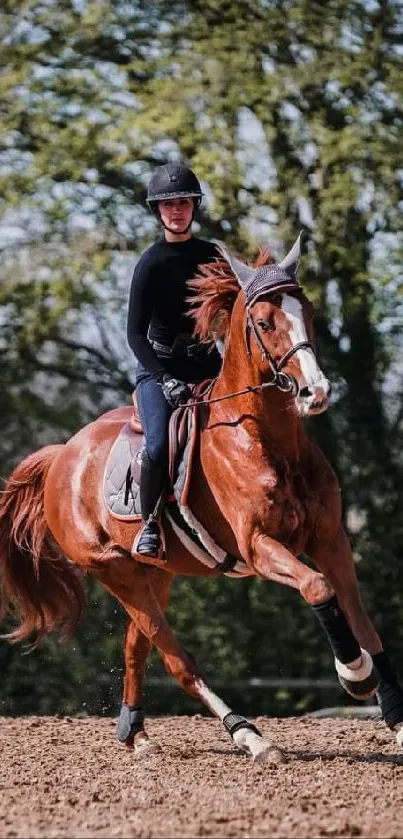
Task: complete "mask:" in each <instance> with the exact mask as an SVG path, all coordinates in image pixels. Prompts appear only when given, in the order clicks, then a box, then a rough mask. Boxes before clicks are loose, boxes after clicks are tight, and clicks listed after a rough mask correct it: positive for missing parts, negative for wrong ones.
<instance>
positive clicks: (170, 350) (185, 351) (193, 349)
mask: <svg viewBox="0 0 403 839" xmlns="http://www.w3.org/2000/svg"><path fill="white" fill-rule="evenodd" d="M149 341H150V344H151V346H152V347H153V349H154V350H155V352H156V353H157V354H158V355H166V356H169V357H170V358H184V357H185V356H188V357H191V356H192V355H198V354H199V353H201V352H204V351H205V347H204V346H203V344H201V343H197V344H182V345H181V344H178V345H177V346H175V345H174V346H172V347H170V346H168V345H167V344H160V342H159V341H152V340H151V339H149Z"/></svg>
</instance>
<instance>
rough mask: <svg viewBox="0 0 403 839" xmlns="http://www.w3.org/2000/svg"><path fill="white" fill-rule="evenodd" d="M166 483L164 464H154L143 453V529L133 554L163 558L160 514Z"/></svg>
mask: <svg viewBox="0 0 403 839" xmlns="http://www.w3.org/2000/svg"><path fill="white" fill-rule="evenodd" d="M166 481H167V475H166V468H165V465H164V464H160V463H155V462H154V461H153V460H151V458H150V457H149V456H148V454H147V451H144V452H143V456H142V459H141V472H140V508H141V517H142V519H143V522H144V524H143V527H142V528H141V530H140V532H139V534H138V535H137V537H136V539H135V541H134V544H133V553H137V554H144V555H145V556H150V557H154V558H158V559H163V558H164V542H163V533H162V527H161V523H160V513H161V507H162V502H163V494H164V491H165V485H166Z"/></svg>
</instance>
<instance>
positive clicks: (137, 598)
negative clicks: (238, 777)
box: [93, 555, 282, 762]
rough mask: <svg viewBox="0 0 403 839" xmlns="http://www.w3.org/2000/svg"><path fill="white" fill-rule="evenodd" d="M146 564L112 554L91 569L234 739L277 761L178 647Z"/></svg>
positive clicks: (169, 667)
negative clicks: (208, 684)
mask: <svg viewBox="0 0 403 839" xmlns="http://www.w3.org/2000/svg"><path fill="white" fill-rule="evenodd" d="M148 572H149V568H148V567H147V566H144V565H140V563H138V564H137V563H135V562H133V560H132V559H131V558H129V557H128V558H126V557H124V556H121V555H120V556H118V557H116V559H115V558H112V557H111V559H110V560H109V561H108V563H107V564H106V565H105V566H104V567H103V568H100V567H98V568H96V569H94V571H93V573H94V574H95V575H96V577H97V578H98V579H99V581H100V582H101V583H102V584H103V585H104V586H105V588H106V589H108V591H110V592H111V594H113V595H114V596H115V597H116V598H117V599H118V600H119V601H120V602H121V603H122V605H123V606H124V608H125V609H126V611H127V612H128V614H129V615H130V617H131V618H132V620H133V621H134V623H135V624H136V625H137V627H138V629H139V630H140V632H142V633H143V635H145V637H146V638H147V639H148V640H149V641H150V642H151V643H152V644H154V645H155V646H156V647H157V649H158V651H159V653H160V654H161V656H162V658H163V661H164V664H165V667H166V669H167V670H168V672H169V673H170V674H171V675H172V676H174V677H175V678H176V679H177V680H178V682H179V683H180V684H181V686H182V687H183V688H184V690H186V691H187V692H188V693H190V694H191V695H192V696H194V697H195V698H196V699H198V700H199V701H201V702H202V703H203V704H204V705H205V706H206V707H207V708H208V709H209V710H210V711H211V713H212V714H213V715H214V716H216V717H218V718H219V719H220V720H221V721H222V722H223V724H224V726H225V728H226V729H227V731H228V732H229V734H230V736H231V737H232V739H233V741H234V743H235V744H236V745H237V746H238V747H239V748H240V749H242V750H243V751H245V752H246V753H248V754H249V755H251V756H252V757H253V758H254V760H263V759H268V760H270V761H272V762H278V761H279V760H281V759H282V755H281V752H279V750H278V749H273V748H272V747H271V746H270V744H269V743H267V742H265V741H264V740H263V738H262V736H261V734H260V732H259V731H258V730H257V728H256V727H255V726H254V725H253V724H252V723H250V722H248V720H246V719H245V718H244V717H240V716H239V715H238V714H234V713H233V712H232V710H231V708H229V707H228V705H226V704H225V703H224V702H223V701H222V700H221V699H220V698H219V697H218V696H216V694H215V693H213V691H211V690H210V689H209V687H208V686H207V685H206V683H205V681H204V680H203V678H202V676H201V674H200V672H199V671H198V668H197V666H196V664H195V662H194V661H193V659H192V658H191V657H190V656H189V655H188V654H187V653H186V652H185V651H184V650H182V649H181V647H180V645H179V642H178V640H177V639H176V637H175V635H174V633H173V631H172V629H171V628H170V626H169V624H168V622H167V620H166V618H165V616H164V613H163V610H162V609H161V606H160V604H159V602H158V598H157V597H156V595H155V593H154V590H153V586H152V584H151V582H150V576H149V573H148Z"/></svg>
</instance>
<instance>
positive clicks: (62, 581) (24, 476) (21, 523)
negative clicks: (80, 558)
mask: <svg viewBox="0 0 403 839" xmlns="http://www.w3.org/2000/svg"><path fill="white" fill-rule="evenodd" d="M61 449H62V445H54V446H45V447H44V448H42V449H40V450H39V451H37V452H34V453H33V454H31V455H30V456H29V457H27V458H25V460H23V461H22V462H21V463H19V464H18V466H17V467H16V468H15V469H14V471H13V472H12V474H11V475H10V477H9V479H8V481H7V482H6V485H5V488H4V490H3V491H2V494H1V496H0V580H1V595H0V616H1V617H6V616H7V615H8V614H12V615H15V614H16V615H17V616H18V618H19V621H20V623H19V625H18V626H17V627H16V628H15V629H13V630H12V631H11V632H9V633H7V634H6V635H3V638H7V639H8V640H9V641H12V642H16V641H23V640H25V639H26V638H28V636H30V635H31V633H35V634H36V640H35V642H34V646H36V645H37V644H38V643H39V641H40V640H41V639H42V637H43V636H44V635H45V633H47V632H50V631H51V630H53V629H57V630H59V631H60V632H61V633H62V635H63V636H64V637H68V636H69V635H71V634H72V633H73V631H74V629H75V627H76V626H77V623H78V621H79V620H80V618H81V616H82V613H83V609H84V603H85V595H84V585H83V580H82V577H81V576H80V575H79V573H78V570H77V569H76V568H75V567H74V566H73V564H72V563H71V562H70V561H69V560H68V559H67V558H66V557H65V556H64V555H63V554H62V552H61V549H60V548H59V547H58V546H57V545H56V543H55V542H54V540H53V539H52V536H51V533H50V530H49V528H48V525H47V522H46V519H45V513H44V486H45V479H46V476H47V474H48V471H49V469H50V466H51V464H52V462H53V460H54V458H55V457H56V455H57V454H58V453H59V452H60V450H61Z"/></svg>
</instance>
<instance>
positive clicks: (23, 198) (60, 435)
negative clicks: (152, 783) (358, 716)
mask: <svg viewBox="0 0 403 839" xmlns="http://www.w3.org/2000/svg"><path fill="white" fill-rule="evenodd" d="M399 9H400V2H399V0H347V2H345V0H329V1H328V2H327V3H323V2H314V0H250V2H248V3H244V2H240V0H233V2H231V3H229V2H227V0H203V2H201V1H200V0H192V1H191V2H190V0H169V2H168V0H161V1H160V2H157V0H155V2H151V0H146V2H143V0H137V2H136V1H135V0H134V2H131V3H130V4H129V3H127V2H119V0H88V2H86V0H42V2H40V0H38V2H35V0H29V2H28V3H26V2H24V3H22V2H17V0H6V3H5V5H4V6H3V11H2V12H0V28H1V39H0V59H1V66H2V67H3V71H2V73H1V75H0V102H1V105H0V108H1V114H2V121H1V125H0V211H1V223H0V245H1V247H2V252H3V270H2V283H1V289H0V305H1V319H2V327H3V328H2V336H1V338H0V357H1V361H2V393H3V403H4V407H3V409H2V411H3V413H2V416H3V423H2V436H1V442H0V459H1V469H2V472H3V474H6V473H7V471H8V470H9V468H10V467H11V465H12V464H13V463H15V462H16V461H17V460H19V459H20V458H21V457H22V456H23V455H24V454H26V453H27V451H30V450H32V449H33V448H37V447H39V445H41V444H43V443H47V442H51V441H53V440H64V439H66V438H67V437H68V436H70V434H72V433H73V432H74V431H75V430H76V429H78V428H79V427H80V425H82V424H84V423H85V422H87V421H88V420H90V419H91V418H92V417H94V416H96V415H98V414H100V413H101V412H102V411H103V410H106V409H107V408H109V407H111V406H113V405H116V404H122V403H123V402H125V401H127V400H128V398H129V394H130V390H131V387H132V380H133V361H132V359H131V357H130V353H129V352H128V349H127V347H126V340H125V317H126V305H127V294H128V285H129V282H130V275H131V271H132V268H133V265H134V263H135V260H136V258H137V255H138V253H139V251H140V250H141V248H142V247H143V246H144V245H145V244H147V243H148V242H149V241H150V240H151V239H152V237H153V236H154V235H155V233H156V224H155V221H154V219H153V218H152V217H150V215H149V214H148V213H147V211H146V209H145V207H144V196H145V188H146V182H147V180H148V177H149V174H150V171H151V170H152V168H153V167H154V165H156V164H158V163H160V162H162V161H164V160H165V159H166V158H167V157H177V156H179V155H180V156H182V157H183V158H185V159H186V160H187V161H188V162H189V163H191V164H192V165H193V166H194V168H195V169H196V171H197V173H198V175H199V176H200V177H201V179H202V182H203V186H204V189H205V192H206V200H205V202H204V207H203V209H202V212H201V213H200V216H199V224H200V229H201V233H202V235H205V236H215V237H217V238H220V239H224V240H225V241H226V243H227V245H228V246H230V247H233V248H235V249H236V250H238V251H239V253H241V254H243V255H244V256H249V257H252V256H253V255H255V253H256V251H257V248H258V246H259V245H263V246H265V245H267V244H269V245H270V246H271V247H272V249H273V251H274V253H275V256H281V255H282V254H283V253H284V250H285V248H286V247H287V245H289V244H290V243H291V242H292V241H293V239H294V238H295V235H296V233H297V232H298V230H299V228H300V227H301V225H304V226H306V227H307V228H308V229H309V230H310V232H311V237H310V242H309V246H308V252H307V254H306V256H305V259H304V264H303V266H302V269H301V276H302V279H303V281H304V284H305V286H306V288H307V290H308V293H309V295H310V297H311V299H312V300H313V301H314V302H315V304H316V307H317V319H316V329H317V336H318V352H319V355H320V359H321V361H322V364H323V367H324V369H325V370H326V372H327V373H328V375H329V376H330V378H331V379H332V381H333V383H334V393H335V399H334V405H333V406H332V408H331V410H330V411H329V412H328V413H327V414H326V415H324V416H322V417H318V418H315V419H314V420H313V421H312V422H310V423H309V429H310V432H311V433H312V434H313V435H315V436H316V437H317V439H318V441H319V443H320V444H321V446H322V447H323V448H324V450H325V452H326V454H327V455H328V457H329V458H330V460H331V461H332V463H333V464H334V466H335V468H336V469H337V472H338V474H339V477H340V481H341V484H342V488H343V494H344V495H343V497H344V502H345V515H346V523H347V526H348V528H349V530H350V534H351V538H352V540H353V546H354V550H355V556H356V559H357V561H358V562H359V575H360V579H361V580H362V582H363V585H364V590H365V598H366V601H367V602H368V604H369V605H370V607H371V613H372V615H373V617H374V618H375V621H376V624H377V627H378V628H379V630H380V631H381V632H382V633H384V634H385V637H386V638H387V640H388V642H389V647H390V649H391V652H392V654H394V655H395V656H396V657H397V656H398V654H399V652H400V641H399V634H398V632H397V631H396V627H397V626H398V625H399V624H400V623H401V622H402V621H403V608H402V602H401V595H400V592H401V590H402V582H403V580H402V573H403V572H402V570H401V563H400V556H399V555H400V545H401V542H402V536H403V533H402V516H401V514H400V498H401V494H402V458H401V448H402V446H401V442H402V410H401V396H402V385H401V369H400V368H401V365H400V351H401V337H400V335H401V323H402V319H401V315H402V313H401V305H400V297H399V294H400V283H399V264H400V263H401V255H402V241H401V224H400V219H401V208H402V166H401V127H402V85H403V82H402V74H401V66H400V62H401V48H402V34H401V24H400V22H399ZM94 592H95V594H94ZM94 598H95V599H97V602H98V603H99V604H101V605H100V606H99V607H94V606H93V607H92V608H91V609H90V613H89V615H88V618H87V620H86V622H85V625H83V627H82V629H81V631H80V633H78V636H77V639H75V640H74V642H72V645H71V646H70V647H63V648H59V647H57V645H55V643H54V642H53V641H51V642H49V643H48V644H47V645H45V647H44V648H43V649H44V650H45V652H38V653H35V654H34V656H32V657H31V658H29V657H26V658H24V659H21V657H20V653H19V651H17V650H14V649H13V650H11V651H10V649H9V648H4V649H5V652H4V658H5V663H6V668H7V674H8V677H7V680H5V683H4V685H3V688H2V696H3V701H4V703H5V707H6V708H7V709H8V710H10V709H11V710H12V709H15V708H17V709H18V708H21V707H23V708H24V709H27V710H29V709H30V708H31V709H34V708H36V709H41V708H42V709H43V710H49V709H50V708H51V709H52V710H58V702H60V690H61V692H62V693H63V696H64V697H65V698H64V699H63V702H64V703H65V704H63V706H62V707H63V709H66V712H69V713H70V712H75V711H77V710H79V709H80V707H81V706H82V703H83V702H86V703H87V706H86V707H88V708H89V709H90V710H96V711H98V712H99V711H102V709H105V708H108V710H110V709H111V707H112V706H113V704H114V703H115V701H116V698H117V697H118V696H119V690H120V687H119V685H120V681H119V680H120V678H121V676H120V674H121V629H122V621H123V617H122V614H121V612H120V610H119V608H118V609H117V607H116V603H115V602H114V601H111V600H110V598H108V597H107V595H105V594H104V593H102V592H99V591H98V589H97V587H96V586H95V588H94V587H91V589H90V600H91V601H92V600H94ZM170 618H171V620H172V623H173V625H174V626H175V627H176V628H177V630H178V631H179V632H180V634H181V636H183V637H186V638H187V639H188V641H187V644H188V646H189V647H190V648H192V650H193V652H194V653H195V654H196V657H197V658H198V660H199V661H200V663H201V664H202V665H203V667H204V669H205V670H206V673H207V674H208V675H209V676H210V677H211V679H212V680H213V682H214V679H222V680H231V681H232V682H234V680H236V679H247V678H249V677H251V676H260V677H267V678H270V677H278V676H280V675H282V676H284V677H290V678H294V677H297V676H311V677H317V676H318V674H330V673H332V672H333V671H332V663H331V660H330V656H329V654H328V651H327V647H326V643H325V641H324V639H323V638H322V636H321V635H320V634H318V630H317V627H316V624H315V622H314V620H313V618H312V616H311V615H310V613H309V610H307V608H306V606H304V604H303V603H302V602H300V599H299V598H298V596H297V595H296V594H295V592H291V591H289V590H285V589H282V588H280V587H276V586H269V585H265V584H264V583H262V582H261V581H256V580H252V581H245V582H240V583H234V582H233V581H229V580H219V581H218V580H217V581H208V580H199V581H188V580H178V581H177V582H176V584H175V588H174V595H173V602H172V605H171V608H170ZM106 627H108V629H107V630H106ZM108 632H111V633H112V635H108ZM89 637H90V638H91V640H92V643H88V638H89ZM273 638H275V639H276V643H275V645H273V643H272V639H273ZM291 638H292V639H293V640H292V642H291V640H290V639H291ZM111 639H112V640H111ZM56 651H57V652H56ZM74 668H75V673H76V674H79V675H77V678H76V677H74V678H72V676H71V674H72V670H73V669H74ZM111 669H113V672H114V674H115V677H111V684H112V687H111V690H112V693H111V696H110V704H109V705H108V702H107V700H105V693H104V688H103V687H102V685H106V684H107V683H108V679H109V673H110V670H111ZM160 673H161V668H160V665H159V663H158V662H157V661H156V658H155V657H153V659H152V663H151V665H150V673H149V680H150V685H151V686H152V678H153V677H155V678H156V677H157V676H158V675H159V674H160ZM38 674H40V679H39V680H38ZM116 674H119V676H118V677H117V676H116ZM49 680H53V683H54V684H56V683H57V684H58V685H59V691H58V690H57V689H56V690H55V691H54V692H52V691H50V688H49ZM65 680H66V681H67V682H68V685H69V687H68V691H67V694H66V693H65V691H64V689H63V687H61V688H60V686H61V685H63V684H64V682H65ZM21 681H23V682H24V684H25V685H28V686H29V689H28V694H29V696H28V697H26V699H25V700H24V702H23V703H22V705H21V702H22V700H21V690H22V688H21ZM34 683H35V685H36V688H35V692H34V691H32V689H31V687H30V686H32V685H33V684H34ZM94 685H97V687H96V688H94ZM172 690H173V693H172V694H169V699H168V701H167V704H168V706H169V707H173V703H175V702H177V703H179V699H177V698H175V695H174V689H172ZM49 693H50V694H51V695H52V697H53V699H52V701H51V702H50V704H47V703H48V702H49V699H48V698H49ZM256 694H257V692H256V691H255V692H254V691H253V690H252V692H251V694H250V695H249V694H248V696H247V697H246V699H247V701H248V702H250V703H251V707H253V708H255V709H256V708H257V707H258V708H259V711H264V710H265V708H266V709H267V708H268V707H270V708H275V707H277V708H280V709H283V710H286V711H287V710H290V709H293V708H294V709H295V708H296V707H300V708H303V707H304V703H305V705H306V706H308V705H310V704H311V705H312V703H315V702H317V701H320V698H319V699H318V696H317V695H315V697H313V696H312V695H310V694H309V693H307V692H306V693H305V694H303V695H301V694H298V695H296V694H293V695H291V696H287V695H285V694H283V693H282V694H281V695H279V696H278V697H277V700H276V697H274V699H273V697H271V698H269V699H268V698H267V696H264V702H263V703H262V704H258V699H257V695H256ZM164 696H167V694H164ZM29 697H31V699H30V698H29ZM47 697H48V698H47ZM147 701H148V702H149V703H150V706H151V707H152V708H154V709H156V710H158V711H160V710H164V707H165V706H164V701H166V700H164V699H163V698H162V697H161V694H160V693H158V689H157V688H156V689H155V690H154V689H152V687H151V688H150V695H149V696H148V699H147ZM275 701H277V706H276V704H275ZM189 702H190V700H189ZM265 702H266V704H265ZM271 703H273V704H271ZM281 703H283V704H281ZM190 706H191V707H194V706H193V705H192V704H191V702H190ZM190 706H188V705H181V704H180V703H179V704H178V705H175V708H176V707H182V708H183V707H190ZM168 709H169V708H168Z"/></svg>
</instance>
